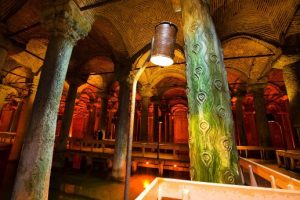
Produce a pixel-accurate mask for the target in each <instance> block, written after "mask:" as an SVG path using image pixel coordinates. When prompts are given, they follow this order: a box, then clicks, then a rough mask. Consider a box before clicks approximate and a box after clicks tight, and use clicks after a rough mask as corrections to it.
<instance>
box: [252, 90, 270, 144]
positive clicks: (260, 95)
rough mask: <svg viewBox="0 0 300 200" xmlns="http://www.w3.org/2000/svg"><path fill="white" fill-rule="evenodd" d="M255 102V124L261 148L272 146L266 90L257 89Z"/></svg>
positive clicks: (254, 92) (254, 93) (254, 96)
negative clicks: (266, 106) (265, 96)
mask: <svg viewBox="0 0 300 200" xmlns="http://www.w3.org/2000/svg"><path fill="white" fill-rule="evenodd" d="M252 92H253V98H254V99H253V101H254V108H255V122H256V127H257V132H258V137H259V145H260V146H266V147H268V146H271V145H272V144H271V135H270V129H269V124H268V120H267V116H266V108H265V99H264V88H256V89H254V90H253V91H252Z"/></svg>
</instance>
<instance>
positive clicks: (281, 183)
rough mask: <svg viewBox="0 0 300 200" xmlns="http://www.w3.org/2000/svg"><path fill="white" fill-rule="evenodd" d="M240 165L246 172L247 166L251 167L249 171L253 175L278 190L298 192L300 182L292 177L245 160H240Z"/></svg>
mask: <svg viewBox="0 0 300 200" xmlns="http://www.w3.org/2000/svg"><path fill="white" fill-rule="evenodd" d="M240 165H241V167H242V168H244V169H246V170H249V166H251V169H252V171H253V172H254V173H255V174H257V175H258V176H260V177H262V178H263V179H265V180H267V181H269V182H270V183H271V184H272V185H276V187H278V188H282V189H291V188H293V189H296V190H300V181H299V180H297V179H295V178H293V177H290V176H287V175H285V174H282V173H279V172H277V171H275V170H273V169H270V168H268V167H265V166H263V165H260V164H258V163H255V162H253V161H251V160H248V159H245V158H240Z"/></svg>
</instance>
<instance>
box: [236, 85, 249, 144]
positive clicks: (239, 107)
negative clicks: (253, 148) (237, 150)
mask: <svg viewBox="0 0 300 200" xmlns="http://www.w3.org/2000/svg"><path fill="white" fill-rule="evenodd" d="M245 94H246V91H239V92H238V94H237V100H236V123H237V129H238V130H237V131H238V134H239V136H240V137H239V138H240V145H244V146H245V145H247V138H246V131H245V124H244V110H243V100H244V97H245Z"/></svg>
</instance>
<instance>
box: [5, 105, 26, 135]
mask: <svg viewBox="0 0 300 200" xmlns="http://www.w3.org/2000/svg"><path fill="white" fill-rule="evenodd" d="M23 104H24V102H23V100H21V101H19V102H18V106H17V108H16V110H15V112H14V115H13V119H12V122H11V126H10V128H9V132H16V131H17V125H18V122H19V118H20V114H21V111H22V107H23Z"/></svg>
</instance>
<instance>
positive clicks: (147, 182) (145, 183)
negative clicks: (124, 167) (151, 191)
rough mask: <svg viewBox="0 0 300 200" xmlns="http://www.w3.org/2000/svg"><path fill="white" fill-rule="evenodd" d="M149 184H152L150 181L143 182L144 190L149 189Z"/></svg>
mask: <svg viewBox="0 0 300 200" xmlns="http://www.w3.org/2000/svg"><path fill="white" fill-rule="evenodd" d="M149 184H150V182H149V180H144V181H143V188H144V189H145V188H146V187H148V185H149Z"/></svg>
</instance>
